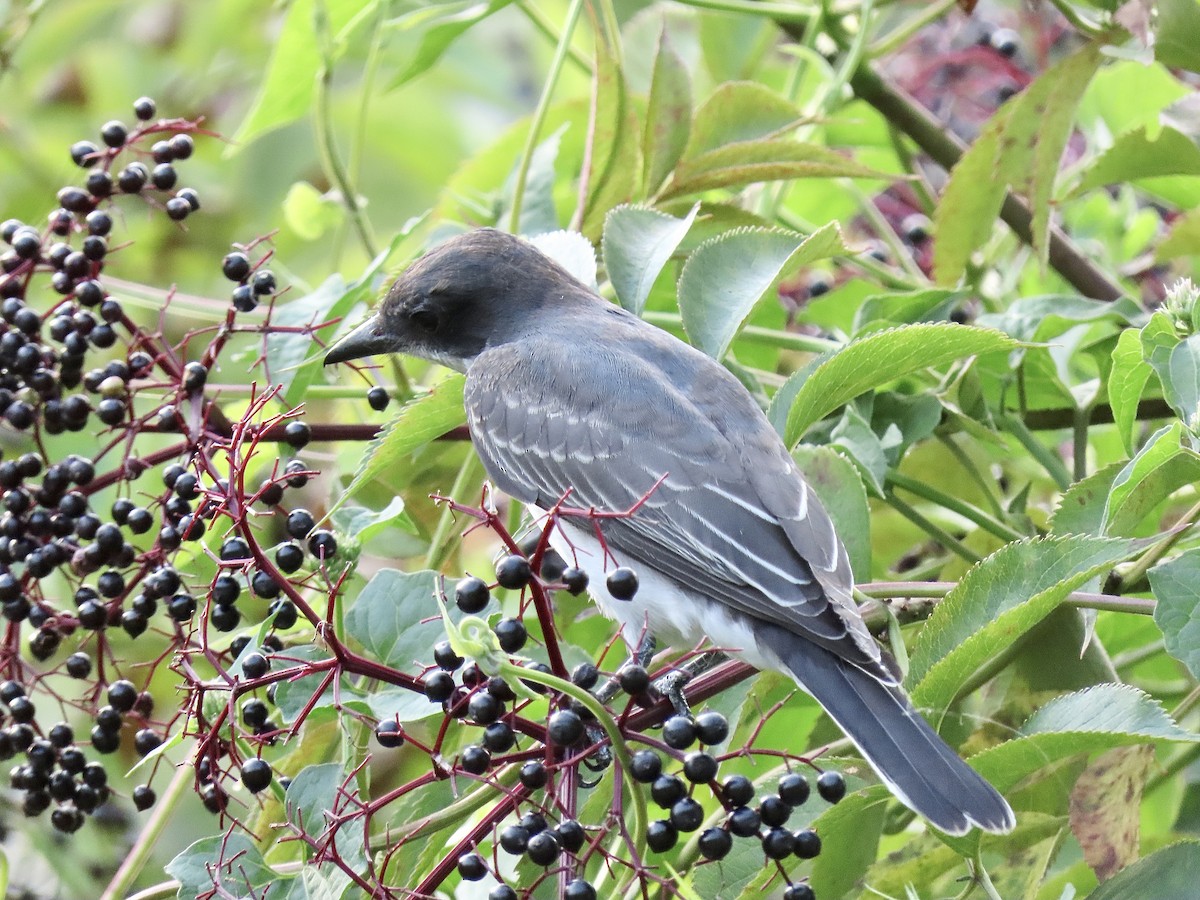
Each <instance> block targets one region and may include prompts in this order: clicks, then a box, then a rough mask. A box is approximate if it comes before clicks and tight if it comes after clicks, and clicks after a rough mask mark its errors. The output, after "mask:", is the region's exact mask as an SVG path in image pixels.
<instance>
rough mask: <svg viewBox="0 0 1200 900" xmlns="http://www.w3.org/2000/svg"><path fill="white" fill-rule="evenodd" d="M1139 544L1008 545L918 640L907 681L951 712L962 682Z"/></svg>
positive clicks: (924, 703)
mask: <svg viewBox="0 0 1200 900" xmlns="http://www.w3.org/2000/svg"><path fill="white" fill-rule="evenodd" d="M1134 546H1135V543H1134V542H1132V541H1127V540H1117V539H1113V538H1099V537H1089V536H1084V535H1068V536H1065V537H1057V536H1054V537H1045V538H1030V539H1027V540H1023V541H1014V542H1013V543H1011V544H1007V545H1005V546H1004V547H1001V548H1000V549H999V550H997V551H996V552H995V553H993V554H992V555H991V556H989V557H987V558H986V559H984V560H982V561H981V562H979V563H977V564H976V565H975V566H973V567H972V568H971V569H970V570H969V571H968V572H967V574H966V575H964V576H963V578H962V580H961V581H959V583H958V584H957V585H955V586H954V588H953V589H952V590H951V591H950V593H948V594H947V595H946V597H945V599H943V600H942V602H941V603H939V604H938V605H937V607H936V608H935V609H934V611H933V615H931V616H930V617H929V621H928V622H927V623H926V625H925V627H924V628H923V629H922V630H921V633H920V634H919V635H918V636H917V640H916V642H915V644H914V645H913V649H912V653H911V655H910V657H909V671H908V678H907V682H908V684H909V685H910V686H911V688H912V689H911V694H912V698H913V702H914V703H915V704H917V706H918V707H928V708H930V709H932V710H935V711H941V710H945V709H946V708H947V706H949V704H950V703H951V702H952V701H953V700H954V698H955V697H956V695H957V693H958V691H959V689H960V687H961V686H962V684H963V683H964V682H965V681H966V680H967V679H968V678H969V677H970V676H971V675H972V674H973V673H974V672H975V671H977V670H978V669H979V667H980V666H982V665H983V664H984V663H986V662H987V661H988V660H990V659H991V658H992V657H994V656H996V655H997V654H998V653H1000V652H1002V651H1003V650H1004V649H1006V648H1007V647H1009V646H1010V645H1012V644H1013V643H1015V642H1016V641H1017V640H1018V639H1019V638H1020V637H1021V635H1023V634H1025V633H1026V632H1028V631H1029V630H1030V629H1032V628H1033V627H1034V626H1035V625H1037V624H1038V622H1040V621H1041V620H1042V619H1044V618H1045V617H1046V616H1047V615H1048V614H1049V613H1050V612H1052V611H1053V610H1054V609H1055V608H1056V607H1057V606H1058V605H1059V604H1060V603H1061V602H1062V601H1063V599H1065V598H1066V596H1067V595H1068V594H1069V593H1071V591H1074V590H1077V589H1078V588H1079V586H1080V585H1082V584H1084V583H1085V582H1087V581H1088V580H1089V579H1090V578H1092V577H1093V576H1095V575H1097V574H1098V573H1100V572H1101V571H1104V570H1105V569H1107V568H1108V567H1110V566H1112V565H1113V564H1114V563H1116V562H1118V561H1120V560H1122V559H1125V558H1126V557H1127V556H1128V555H1129V554H1130V552H1131V551H1132V549H1133V548H1134Z"/></svg>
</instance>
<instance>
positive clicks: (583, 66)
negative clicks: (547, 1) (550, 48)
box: [517, 2, 592, 72]
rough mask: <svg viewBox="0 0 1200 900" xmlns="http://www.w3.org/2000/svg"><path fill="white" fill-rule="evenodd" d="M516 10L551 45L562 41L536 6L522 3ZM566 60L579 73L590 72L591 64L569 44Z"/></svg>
mask: <svg viewBox="0 0 1200 900" xmlns="http://www.w3.org/2000/svg"><path fill="white" fill-rule="evenodd" d="M517 8H518V9H519V10H521V12H523V13H524V14H525V18H527V19H529V21H530V22H531V23H533V27H534V28H536V29H537V30H538V31H540V32H541V33H542V34H543V35H544V36H545V37H547V38H549V39H550V42H551V43H553V44H555V45H558V43H559V42H560V41H561V40H562V35H561V34H560V33H559V31H558V29H557V28H556V27H555V26H554V23H553V22H551V21H550V17H549V16H547V15H546V14H545V13H544V12H542V11H541V9H540V8H538V6H537V5H536V4H534V3H528V2H522V3H518V4H517ZM567 58H568V59H569V60H571V62H572V63H573V64H574V65H575V66H576V68H578V69H579V70H580V71H581V72H590V71H591V70H592V67H591V64H590V63H589V62H588V61H587V59H586V58H585V57H584V55H583V54H582V53H580V52H579V51H578V50H576V49H575V48H574V47H572V46H570V44H569V43H568V45H567Z"/></svg>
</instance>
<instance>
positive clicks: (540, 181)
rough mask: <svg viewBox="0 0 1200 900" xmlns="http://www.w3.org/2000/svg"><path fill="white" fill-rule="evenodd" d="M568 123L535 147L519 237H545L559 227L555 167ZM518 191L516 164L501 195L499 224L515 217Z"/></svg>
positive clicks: (526, 181)
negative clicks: (514, 193) (555, 193)
mask: <svg viewBox="0 0 1200 900" xmlns="http://www.w3.org/2000/svg"><path fill="white" fill-rule="evenodd" d="M566 130H567V125H566V123H563V124H562V125H560V126H559V127H558V128H557V129H556V130H555V131H554V133H553V134H551V135H550V136H549V137H548V138H546V139H545V140H544V141H542V142H541V143H540V144H538V145H537V147H535V148H534V151H533V155H532V156H531V157H530V159H529V169H528V170H527V171H526V173H525V196H524V197H523V198H522V200H521V221H520V224H519V226H518V228H517V232H518V233H519V234H536V235H540V234H544V233H546V232H550V231H555V230H556V229H557V228H558V227H559V219H558V209H557V208H556V207H555V205H554V164H555V162H556V161H557V160H558V151H559V147H560V146H561V144H562V136H563V134H564V132H566ZM516 189H517V171H516V166H515V165H514V167H513V171H512V172H510V173H509V175H508V179H507V180H506V181H505V182H504V187H503V188H502V189H501V192H500V198H501V199H500V211H499V214H498V215H497V216H496V221H497V222H501V223H504V224H505V225H507V224H508V222H509V221H510V220H511V218H512V207H513V191H515V190H516Z"/></svg>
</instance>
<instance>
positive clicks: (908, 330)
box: [785, 322, 1017, 446]
mask: <svg viewBox="0 0 1200 900" xmlns="http://www.w3.org/2000/svg"><path fill="white" fill-rule="evenodd" d="M1016 346H1017V342H1016V341H1014V340H1012V338H1010V337H1008V336H1007V335H1005V334H1002V333H1001V332H999V331H994V330H992V329H990V328H975V327H972V326H968V325H956V324H954V323H949V322H947V323H940V322H939V323H931V324H919V325H904V326H901V327H899V328H892V329H889V330H887V331H878V332H874V333H872V334H867V335H865V336H863V337H858V338H855V339H854V340H852V341H851V342H850V343H848V344H847V345H846V346H844V347H842V348H840V349H838V350H835V351H833V352H832V353H831V354H829V355H828V356H826V357H825V358H824V359H823V360H822V361H821V363H820V364H819V365H818V366H817V367H816V368H815V369H813V370H812V371H811V373H809V374H808V375H807V377H806V378H805V379H804V381H803V383H802V384H801V386H800V389H799V391H798V392H797V393H796V397H795V400H794V401H793V402H792V405H791V408H790V409H789V410H788V415H787V428H786V431H785V441H786V442H787V444H788V446H791V445H793V444H795V443H796V442H797V441H798V440H800V438H802V437H803V436H804V433H805V432H806V431H807V430H808V429H809V428H810V427H811V426H812V425H813V424H815V423H816V422H818V421H820V420H821V419H822V418H824V417H825V416H826V415H828V414H829V413H830V412H832V411H833V410H835V409H837V408H838V407H839V406H841V405H842V404H843V403H848V402H849V401H851V400H853V399H854V398H855V397H857V396H859V395H860V394H864V393H866V392H867V391H869V390H871V389H872V388H877V387H881V386H883V385H885V384H888V383H890V382H892V381H895V380H896V379H897V378H903V377H904V376H905V375H911V374H912V373H913V372H918V371H920V370H922V369H927V368H936V367H938V366H943V365H946V364H947V363H951V362H954V361H955V360H959V359H964V358H966V357H968V356H976V355H978V354H980V353H991V352H994V351H997V350H1012V349H1014V348H1015V347H1016ZM797 374H798V375H799V374H800V373H797ZM793 377H796V376H793Z"/></svg>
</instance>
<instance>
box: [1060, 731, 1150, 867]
mask: <svg viewBox="0 0 1200 900" xmlns="http://www.w3.org/2000/svg"><path fill="white" fill-rule="evenodd" d="M1153 762H1154V748H1153V747H1152V746H1150V745H1148V744H1141V745H1139V746H1137V747H1117V748H1115V749H1112V750H1108V751H1106V752H1104V753H1102V754H1100V756H1099V757H1097V758H1096V759H1094V760H1092V761H1091V762H1089V763H1088V765H1087V768H1086V769H1084V770H1083V772H1082V774H1080V776H1079V778H1078V779H1076V781H1075V784H1074V785H1073V786H1072V788H1071V809H1070V812H1071V831H1072V832H1073V833H1074V835H1075V838H1076V840H1078V841H1079V845H1080V847H1082V848H1083V856H1084V859H1086V860H1087V863H1088V865H1089V866H1091V867H1092V870H1093V871H1094V872H1095V873H1096V877H1097V878H1099V879H1100V880H1101V881H1104V880H1106V879H1108V878H1111V877H1112V876H1113V875H1115V874H1116V873H1117V872H1119V871H1120V870H1121V869H1123V868H1125V867H1126V866H1127V865H1129V864H1130V863H1131V862H1133V861H1134V860H1136V859H1137V856H1138V832H1139V824H1140V822H1141V812H1142V810H1141V805H1142V793H1143V790H1144V789H1145V786H1146V776H1147V775H1148V774H1149V772H1150V767H1151V764H1152V763H1153ZM1114 797H1121V798H1122V799H1123V801H1124V802H1122V803H1113V798H1114Z"/></svg>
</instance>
